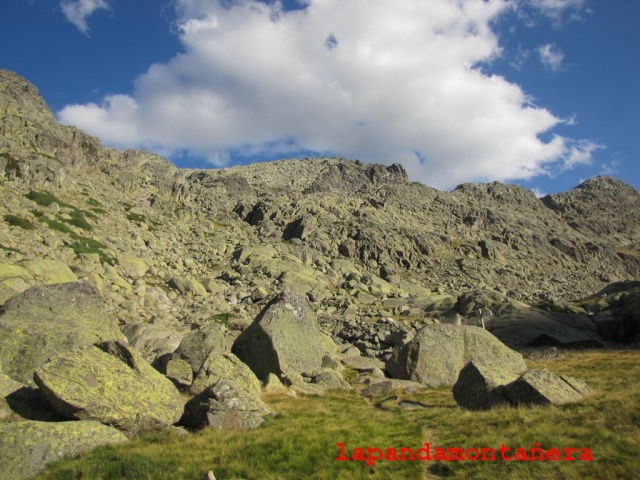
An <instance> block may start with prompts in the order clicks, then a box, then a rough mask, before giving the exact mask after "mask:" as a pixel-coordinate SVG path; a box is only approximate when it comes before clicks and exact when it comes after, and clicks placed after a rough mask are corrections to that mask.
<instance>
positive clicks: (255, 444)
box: [36, 350, 640, 480]
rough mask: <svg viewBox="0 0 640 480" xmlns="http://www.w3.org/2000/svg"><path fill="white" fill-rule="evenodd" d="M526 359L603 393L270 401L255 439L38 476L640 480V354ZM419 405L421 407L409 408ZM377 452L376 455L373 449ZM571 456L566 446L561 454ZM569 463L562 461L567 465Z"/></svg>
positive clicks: (152, 440) (180, 440) (194, 442)
mask: <svg viewBox="0 0 640 480" xmlns="http://www.w3.org/2000/svg"><path fill="white" fill-rule="evenodd" d="M536 357H537V359H534V358H531V359H528V360H527V363H528V365H529V367H530V368H546V369H548V370H551V371H553V372H555V373H558V374H566V375H570V376H575V377H578V378H581V379H583V380H585V381H586V382H587V383H588V384H589V385H590V386H591V387H592V388H593V389H594V393H593V394H592V395H590V396H589V397H588V398H587V399H585V400H583V401H582V402H580V403H576V404H572V405H565V406H560V407H553V406H552V407H529V408H508V407H500V408H496V409H493V410H490V411H486V412H468V411H464V410H461V409H460V408H459V407H458V406H457V404H456V403H455V402H454V400H453V396H452V394H451V390H450V389H431V390H427V391H424V392H421V393H415V394H404V393H399V394H391V395H387V396H384V397H377V398H373V399H372V400H371V401H367V400H365V399H364V398H363V397H362V396H360V395H359V394H357V393H355V392H351V393H349V392H335V393H332V394H330V395H328V396H325V397H312V396H299V397H298V398H292V397H289V396H286V395H274V394H272V395H268V396H265V400H266V401H267V402H268V403H269V404H270V405H272V406H273V407H274V408H275V409H276V410H278V411H279V412H280V415H279V416H278V417H276V418H273V419H271V420H270V421H269V422H268V423H267V424H266V425H264V426H263V427H261V428H260V429H257V430H253V431H248V432H236V431H233V432H229V431H228V432H219V431H200V432H198V433H195V434H193V435H189V436H186V437H185V436H178V435H175V434H164V433H162V434H153V435H149V436H145V437H143V438H140V439H139V440H136V441H133V442H130V443H127V444H125V445H122V446H117V447H103V448H99V449H97V450H95V451H93V452H91V453H90V454H86V455H84V456H82V457H80V458H76V459H68V460H62V461H60V462H57V463H55V464H53V465H50V466H49V467H48V468H47V469H46V470H45V471H44V472H42V473H41V474H40V475H39V476H37V477H36V478H37V479H38V480H45V479H47V480H54V479H60V480H62V479H64V480H70V479H87V480H107V479H153V480H161V479H172V480H175V479H185V480H187V479H189V480H200V479H202V478H203V477H204V475H205V473H206V472H207V471H209V470H211V471H213V472H214V474H215V476H216V478H217V480H232V479H247V480H252V479H256V480H258V479H259V480H277V479H282V480H293V479H304V478H310V479H327V480H329V479H331V480H334V479H394V480H395V479H438V478H452V479H478V480H483V479H487V480H489V479H554V480H561V479H575V480H578V479H581V480H582V479H630V480H631V479H638V478H640V461H639V460H638V459H639V458H640V384H639V383H638V379H639V378H640V350H591V351H568V352H561V351H558V352H552V353H551V354H550V355H546V356H544V358H540V357H541V356H540V355H536ZM406 407H413V408H406ZM339 442H340V443H344V445H345V451H346V454H347V455H348V456H350V455H351V454H352V453H354V449H355V448H358V447H359V448H363V449H365V452H366V448H367V447H369V448H379V449H381V450H383V451H384V450H385V449H386V448H396V449H398V456H399V452H400V450H399V449H400V448H401V447H410V448H413V449H414V450H415V449H418V448H420V447H422V446H423V444H424V443H425V442H428V443H429V444H430V445H431V449H432V456H433V450H434V448H435V447H444V448H454V447H457V448H462V449H463V450H467V449H469V448H478V449H480V448H482V447H491V448H493V449H495V451H496V453H497V455H498V460H496V461H479V460H478V461H470V460H466V461H433V460H432V461H417V460H416V461H404V462H403V461H390V460H380V461H377V462H376V463H375V464H374V465H367V464H366V462H365V461H353V460H351V461H336V458H337V457H338V456H339V455H340V448H339V447H338V446H337V443H339ZM533 443H536V444H540V448H542V449H544V450H545V451H546V450H547V449H550V448H554V447H555V448H559V449H561V450H562V449H563V448H565V447H573V448H577V449H578V452H577V453H574V454H573V456H574V457H575V458H576V459H578V458H579V454H580V449H581V448H589V449H590V451H591V453H592V455H593V459H594V460H593V461H581V460H575V461H563V460H559V461H550V460H547V461H515V460H511V461H504V460H501V459H500V453H499V451H498V448H499V447H500V446H501V445H503V444H504V445H505V446H506V447H508V448H510V449H511V452H510V453H509V455H513V453H514V451H515V449H516V448H526V449H530V448H531V447H532V444H533ZM372 455H373V454H372ZM562 457H564V451H563V455H562ZM562 457H561V458H562Z"/></svg>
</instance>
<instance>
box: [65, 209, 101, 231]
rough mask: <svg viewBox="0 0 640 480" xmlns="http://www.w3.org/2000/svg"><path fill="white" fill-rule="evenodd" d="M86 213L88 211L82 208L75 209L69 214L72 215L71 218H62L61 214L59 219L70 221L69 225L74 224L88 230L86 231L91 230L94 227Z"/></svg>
mask: <svg viewBox="0 0 640 480" xmlns="http://www.w3.org/2000/svg"><path fill="white" fill-rule="evenodd" d="M85 213H86V212H84V211H82V210H73V211H71V212H69V216H70V217H71V218H70V219H69V218H62V217H60V216H58V219H59V220H60V221H61V222H64V223H68V224H69V225H73V226H74V227H78V228H80V229H82V230H86V231H88V232H90V231H91V230H93V227H92V226H91V224H90V223H89V222H87V220H86V219H85V218H84V216H85Z"/></svg>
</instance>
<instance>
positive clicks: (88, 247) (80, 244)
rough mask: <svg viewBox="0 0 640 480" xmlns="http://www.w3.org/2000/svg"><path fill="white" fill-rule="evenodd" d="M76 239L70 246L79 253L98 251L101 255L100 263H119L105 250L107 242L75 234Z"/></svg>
mask: <svg viewBox="0 0 640 480" xmlns="http://www.w3.org/2000/svg"><path fill="white" fill-rule="evenodd" d="M73 237H74V239H75V240H76V241H75V242H74V243H72V244H71V245H69V247H70V248H71V249H72V250H73V251H74V252H75V253H76V255H79V254H81V253H97V254H98V255H99V256H100V263H108V264H110V265H117V264H118V260H117V259H116V258H113V257H111V256H109V255H107V254H106V253H105V252H104V251H103V250H104V249H105V248H107V246H106V245H105V244H103V243H102V242H99V241H97V240H94V239H93V238H87V237H81V236H79V235H74V236H73Z"/></svg>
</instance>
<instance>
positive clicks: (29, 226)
mask: <svg viewBox="0 0 640 480" xmlns="http://www.w3.org/2000/svg"><path fill="white" fill-rule="evenodd" d="M4 221H5V222H7V223H8V224H9V225H11V226H13V227H20V228H22V229H23V230H35V228H36V226H35V225H34V224H33V223H31V222H30V221H29V220H27V219H26V218H22V217H19V216H18V215H5V216H4Z"/></svg>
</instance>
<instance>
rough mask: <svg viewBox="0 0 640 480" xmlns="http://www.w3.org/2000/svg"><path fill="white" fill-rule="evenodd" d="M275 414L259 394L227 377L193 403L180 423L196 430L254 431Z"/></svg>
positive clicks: (186, 406) (197, 396) (207, 389)
mask: <svg viewBox="0 0 640 480" xmlns="http://www.w3.org/2000/svg"><path fill="white" fill-rule="evenodd" d="M273 414H275V412H273V411H272V410H271V409H270V408H269V407H268V406H267V404H266V403H264V402H263V401H262V400H261V399H260V397H259V395H258V393H256V392H255V391H251V390H248V389H247V388H245V387H244V386H243V385H241V384H239V383H237V382H235V381H234V380H231V379H227V378H225V379H222V380H220V381H218V382H217V383H215V384H214V385H211V386H209V387H208V388H206V389H205V390H204V391H203V392H202V393H200V394H198V395H196V396H195V397H193V398H192V399H191V400H189V402H187V404H186V405H185V412H184V415H183V416H182V418H181V420H180V423H181V424H182V425H185V426H187V427H189V428H194V429H198V428H203V427H209V428H213V429H216V430H250V429H253V428H257V427H259V426H260V425H262V424H263V423H264V421H265V417H266V416H269V415H273Z"/></svg>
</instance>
